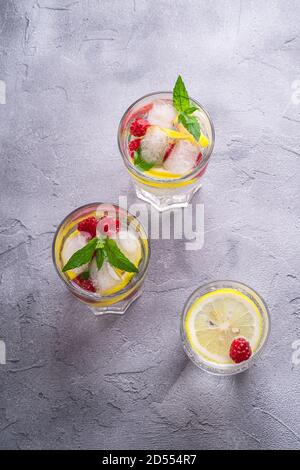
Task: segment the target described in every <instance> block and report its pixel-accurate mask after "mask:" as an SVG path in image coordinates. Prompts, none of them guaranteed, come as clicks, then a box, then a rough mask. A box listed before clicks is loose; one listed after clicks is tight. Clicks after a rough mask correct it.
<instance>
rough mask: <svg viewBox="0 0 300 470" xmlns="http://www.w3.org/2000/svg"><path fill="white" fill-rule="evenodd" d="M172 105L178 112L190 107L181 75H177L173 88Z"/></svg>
mask: <svg viewBox="0 0 300 470" xmlns="http://www.w3.org/2000/svg"><path fill="white" fill-rule="evenodd" d="M173 105H174V107H175V109H176V110H177V111H178V112H179V113H181V112H183V111H185V110H186V109H188V108H190V107H191V106H190V99H189V95H188V92H187V91H186V88H185V84H184V83H183V80H182V78H181V75H179V76H178V78H177V80H176V83H175V86H174V88H173Z"/></svg>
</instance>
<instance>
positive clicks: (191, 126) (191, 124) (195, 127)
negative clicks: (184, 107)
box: [178, 113, 201, 142]
mask: <svg viewBox="0 0 300 470" xmlns="http://www.w3.org/2000/svg"><path fill="white" fill-rule="evenodd" d="M178 121H179V122H181V124H182V125H183V126H184V127H185V128H186V130H187V131H188V132H189V133H190V134H191V135H192V136H193V137H194V139H195V140H196V141H197V142H198V141H199V139H200V135H201V130H200V124H199V121H198V119H196V118H195V116H190V115H188V114H185V113H181V114H179V116H178Z"/></svg>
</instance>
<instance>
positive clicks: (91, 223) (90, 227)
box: [77, 217, 98, 237]
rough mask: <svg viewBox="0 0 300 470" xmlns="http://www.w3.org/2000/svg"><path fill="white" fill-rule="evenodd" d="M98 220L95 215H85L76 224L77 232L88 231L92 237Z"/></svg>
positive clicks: (94, 234)
mask: <svg viewBox="0 0 300 470" xmlns="http://www.w3.org/2000/svg"><path fill="white" fill-rule="evenodd" d="M97 224H98V220H97V219H96V217H87V218H86V219H84V220H82V221H81V222H79V224H78V227H77V228H78V230H79V232H88V233H89V234H90V235H91V236H92V237H95V236H96V227H97Z"/></svg>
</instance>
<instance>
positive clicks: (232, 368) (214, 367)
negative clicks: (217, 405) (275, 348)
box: [180, 279, 271, 376]
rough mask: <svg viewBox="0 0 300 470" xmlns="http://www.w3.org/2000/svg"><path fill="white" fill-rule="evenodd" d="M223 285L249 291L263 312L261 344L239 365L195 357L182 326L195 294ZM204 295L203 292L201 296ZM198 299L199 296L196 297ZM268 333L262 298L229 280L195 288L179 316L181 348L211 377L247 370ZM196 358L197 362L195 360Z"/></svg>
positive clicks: (245, 286)
mask: <svg viewBox="0 0 300 470" xmlns="http://www.w3.org/2000/svg"><path fill="white" fill-rule="evenodd" d="M220 284H223V285H224V287H223V288H227V286H226V285H228V288H230V287H231V288H236V289H237V290H238V289H239V288H244V289H246V291H249V292H250V293H253V294H254V295H255V296H257V298H258V301H259V303H260V304H261V305H260V307H261V308H262V310H263V313H264V314H265V318H263V321H264V325H265V334H264V335H263V340H262V343H261V344H260V345H259V347H258V348H257V349H256V351H255V352H254V353H253V354H252V356H251V357H250V358H249V359H248V360H247V361H244V362H241V363H239V364H220V365H219V364H217V363H213V362H212V363H211V364H210V363H209V361H205V360H203V359H202V358H201V356H199V355H197V353H196V352H195V351H194V350H193V349H192V347H191V345H190V343H189V341H188V338H187V335H186V331H185V326H184V320H185V318H186V314H187V312H188V310H189V308H190V307H191V305H192V300H193V298H194V296H195V294H197V293H198V291H199V290H200V289H203V290H206V293H208V292H212V291H211V290H209V289H210V288H211V287H216V288H217V289H220V288H221V287H217V286H218V285H220ZM202 295H205V292H204V293H203V294H202ZM198 298H200V296H199V297H198ZM270 331H271V316H270V312H269V309H268V307H267V304H266V302H265V300H264V299H263V297H262V296H261V295H260V294H258V292H257V291H256V290H255V289H253V288H252V287H250V286H248V285H247V284H245V283H243V282H240V281H234V280H231V279H220V280H215V281H210V282H208V283H206V284H202V285H200V286H199V287H197V288H196V289H195V290H194V291H193V292H192V293H191V294H190V295H189V297H188V299H187V300H186V302H185V304H184V307H183V309H182V312H181V314H180V336H181V342H182V344H183V348H184V350H185V352H186V354H187V356H188V357H189V358H190V359H191V360H192V361H193V363H194V364H195V365H196V366H197V367H198V368H200V369H202V370H204V371H205V372H208V373H210V374H213V375H218V376H220V375H223V376H230V375H234V374H238V373H240V372H244V371H245V370H247V369H248V368H249V367H250V366H251V365H252V364H253V363H254V362H256V359H257V358H258V357H259V356H260V355H261V353H262V351H263V350H264V349H265V346H266V344H267V342H268V339H269V336H270ZM196 356H197V360H196Z"/></svg>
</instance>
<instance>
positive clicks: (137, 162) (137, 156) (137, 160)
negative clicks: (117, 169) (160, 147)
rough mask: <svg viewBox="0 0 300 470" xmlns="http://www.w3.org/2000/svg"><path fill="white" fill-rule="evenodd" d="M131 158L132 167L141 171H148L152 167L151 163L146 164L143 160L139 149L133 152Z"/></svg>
mask: <svg viewBox="0 0 300 470" xmlns="http://www.w3.org/2000/svg"><path fill="white" fill-rule="evenodd" d="M133 156H134V166H136V167H137V168H138V169H139V170H141V171H148V170H150V169H151V168H152V167H153V166H154V164H153V163H148V162H145V160H143V157H142V154H141V149H140V148H139V149H138V150H136V151H135V152H134V154H133Z"/></svg>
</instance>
